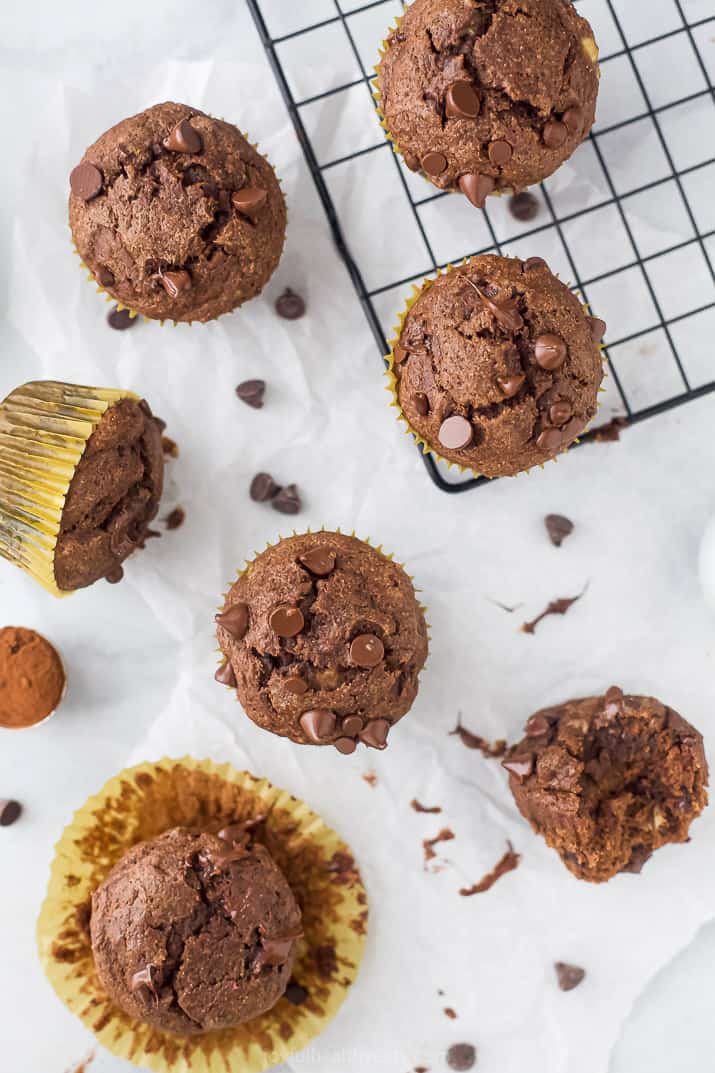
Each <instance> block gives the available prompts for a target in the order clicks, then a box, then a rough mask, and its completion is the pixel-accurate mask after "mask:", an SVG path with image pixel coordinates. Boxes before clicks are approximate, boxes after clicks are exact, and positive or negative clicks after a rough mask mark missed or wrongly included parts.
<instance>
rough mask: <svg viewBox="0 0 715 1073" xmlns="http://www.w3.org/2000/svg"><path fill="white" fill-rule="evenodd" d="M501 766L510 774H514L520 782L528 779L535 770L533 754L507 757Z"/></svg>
mask: <svg viewBox="0 0 715 1073" xmlns="http://www.w3.org/2000/svg"><path fill="white" fill-rule="evenodd" d="M501 766H502V767H503V768H504V770H505V771H508V772H509V774H510V775H513V776H514V778H515V779H516V780H517V781H518V782H523V781H524V779H528V777H529V775H531V773H532V771H533V770H534V757H533V756H531V755H529V756H518V757H517V756H514V757H511V758H509V757H507V759H506V760H502V762H501Z"/></svg>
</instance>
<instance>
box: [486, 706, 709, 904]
mask: <svg viewBox="0 0 715 1073" xmlns="http://www.w3.org/2000/svg"><path fill="white" fill-rule="evenodd" d="M503 766H504V767H505V768H506V769H507V771H508V772H509V784H510V787H511V791H512V794H513V795H514V800H515V801H516V803H517V805H518V807H519V811H520V812H521V814H522V816H524V818H525V819H527V820H528V821H529V823H530V824H531V826H532V828H533V829H534V831H536V833H537V834H539V835H541V836H542V837H543V838H544V839H545V841H546V843H547V845H549V846H551V847H552V848H553V849H555V850H556V851H557V853H558V854H559V856H560V857H561V860H562V861H563V862H564V864H565V865H566V867H567V868H568V869H569V871H570V872H573V874H574V875H575V876H576V877H577V878H578V879H586V880H589V881H590V882H592V883H603V882H605V881H606V880H608V879H611V878H612V877H613V876H615V875H616V874H617V873H618V872H639V871H640V870H641V868H642V867H643V864H644V863H645V862H646V861H647V860H648V858H649V857H650V856H651V854H652V853H653V851H654V850H656V849H658V848H659V847H660V846H664V845H666V844H667V843H668V842H687V841H688V830H689V828H690V824H691V822H692V821H693V820H694V819H695V818H696V817H697V816H698V815H699V814H700V813H701V812H702V810H703V809H704V808H705V805H706V804H707V800H708V797H707V790H706V787H707V782H708V767H707V761H706V759H705V752H704V749H703V739H702V737H701V735H700V734H699V733H698V731H697V730H695V728H694V727H692V726H691V725H690V723H687V722H686V721H685V719H683V718H682V717H681V716H680V715H678V713H677V712H674V711H673V710H672V709H671V708H668V707H666V706H665V705H664V704H661V703H660V701H658V700H655V699H654V698H653V697H640V696H624V694H623V692H622V690H620V689H619V688H618V687H617V686H613V687H612V688H611V689H609V690H608V691H607V692H606V694H605V695H604V696H603V697H588V698H586V699H584V700H572V701H568V702H567V703H565V704H563V705H560V706H557V707H553V708H545V709H543V710H542V711H540V712H536V714H535V715H532V716H531V718H530V719H529V721H528V723H527V725H526V737H524V738H523V740H522V741H520V742H519V744H518V745H516V746H514V748H513V749H511V750H510V751H509V753H508V754H507V756H506V758H505V759H504V761H503Z"/></svg>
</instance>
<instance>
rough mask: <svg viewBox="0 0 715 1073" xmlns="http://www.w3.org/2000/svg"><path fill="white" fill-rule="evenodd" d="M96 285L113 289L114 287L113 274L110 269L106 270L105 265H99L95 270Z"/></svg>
mask: <svg viewBox="0 0 715 1073" xmlns="http://www.w3.org/2000/svg"><path fill="white" fill-rule="evenodd" d="M97 283H99V285H100V287H113V286H114V272H112V270H111V268H107V267H106V265H100V266H99V268H98V269H97Z"/></svg>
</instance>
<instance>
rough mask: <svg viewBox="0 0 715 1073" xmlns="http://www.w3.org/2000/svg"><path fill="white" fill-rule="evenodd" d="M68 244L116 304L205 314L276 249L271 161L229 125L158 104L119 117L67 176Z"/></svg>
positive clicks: (236, 291) (236, 299)
mask: <svg viewBox="0 0 715 1073" xmlns="http://www.w3.org/2000/svg"><path fill="white" fill-rule="evenodd" d="M70 189H71V193H70V199H69V215H70V226H71V228H72V235H73V238H74V241H75V245H76V247H77V250H78V251H79V254H80V256H81V257H82V260H83V261H84V262H85V264H86V265H87V267H88V268H89V270H90V271H91V273H92V275H93V276H94V277H95V279H96V280H97V282H98V283H99V285H100V286H101V287H102V288H103V289H104V290H105V291H107V292H108V293H109V294H111V295H112V297H113V298H116V299H117V301H119V302H121V303H123V304H124V305H126V306H128V307H129V308H130V309H132V310H136V311H138V312H139V313H143V314H144V315H145V316H146V317H151V318H153V319H157V320H164V319H168V320H175V321H194V320H196V321H208V320H213V319H214V318H215V317H218V316H220V315H221V314H222V313H228V312H229V311H230V310H232V309H235V308H236V307H237V306H240V305H241V304H242V303H243V302H246V301H247V300H248V299H249V298H253V297H255V295H257V294H258V293H259V292H260V291H261V290H262V289H263V287H264V286H265V284H266V283H267V282H268V280H269V279H270V277H271V275H272V274H273V271H274V270H275V268H276V267H277V265H278V262H279V260H280V257H281V253H282V251H283V240H284V237H285V229H286V207H285V201H284V198H283V194H282V192H281V189H280V185H279V183H278V179H277V178H276V175H275V172H274V171H273V168H272V167H271V165H270V164H269V163H268V161H267V160H266V159H265V158H264V157H262V156H261V154H260V153H259V152H258V151H257V150H256V149H254V148H253V146H251V145H250V144H249V143H248V142H247V141H246V139H245V138H244V137H243V135H242V134H241V132H240V131H239V130H238V129H237V128H236V127H234V126H233V125H232V124H231V123H225V122H223V121H222V120H219V119H213V118H212V117H211V116H208V115H205V114H204V113H203V112H200V111H198V110H197V109H196V108H189V107H188V105H185V104H174V103H171V102H167V103H165V104H157V105H155V106H154V107H153V108H148V109H147V110H146V111H145V112H140V113H139V115H135V116H132V117H131V118H130V119H125V120H123V121H122V122H121V123H118V124H117V125H116V126H115V127H112V128H111V130H108V131H107V132H106V133H105V134H103V135H102V136H101V138H99V139H98V140H97V141H96V142H95V143H94V145H91V146H90V147H89V149H88V150H87V152H86V153H85V154H84V156H83V158H82V161H81V163H80V164H78V165H77V167H76V168H74V170H73V171H72V174H71V176H70Z"/></svg>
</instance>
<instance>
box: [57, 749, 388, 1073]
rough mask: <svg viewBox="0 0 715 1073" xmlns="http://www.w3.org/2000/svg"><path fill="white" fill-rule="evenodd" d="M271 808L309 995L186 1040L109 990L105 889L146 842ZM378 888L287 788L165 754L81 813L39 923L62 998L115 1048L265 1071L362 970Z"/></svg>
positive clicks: (62, 847)
mask: <svg viewBox="0 0 715 1073" xmlns="http://www.w3.org/2000/svg"><path fill="white" fill-rule="evenodd" d="M266 813H268V814H269V819H268V821H267V823H266V824H265V825H264V826H263V827H262V828H261V829H259V830H258V831H257V832H256V839H257V841H261V842H263V843H264V844H265V845H266V847H267V849H268V850H269V852H270V854H271V856H272V857H273V859H274V860H275V862H276V864H277V865H278V867H279V868H280V869H281V871H282V872H283V873H284V875H285V877H286V879H287V881H288V883H289V885H290V887H291V890H292V891H293V893H294V895H295V896H296V899H297V901H298V903H299V905H300V907H301V910H302V914H303V930H304V938H303V940H302V941H301V943H300V945H299V948H298V954H297V957H296V961H295V964H294V967H293V978H294V979H295V981H296V982H297V983H298V984H300V985H301V986H302V987H304V988H305V989H306V990H307V992H308V995H307V998H306V999H305V1001H304V1002H303V1003H302V1004H300V1005H293V1004H292V1003H291V1002H289V1001H288V1000H287V999H285V998H282V999H280V1000H279V1002H278V1003H277V1004H276V1005H275V1006H274V1007H273V1009H272V1010H269V1011H268V1012H267V1013H265V1014H262V1015H261V1016H260V1017H256V1018H255V1019H253V1020H252V1021H249V1022H246V1024H244V1025H240V1026H239V1027H237V1028H233V1029H224V1030H222V1031H219V1032H212V1033H208V1034H206V1035H203V1036H191V1037H186V1038H185V1037H179V1036H175V1035H171V1034H169V1033H166V1032H161V1031H160V1030H158V1029H156V1028H154V1027H152V1026H149V1025H145V1024H142V1023H140V1022H138V1021H134V1020H133V1019H132V1018H130V1017H129V1016H128V1014H126V1013H124V1012H123V1011H122V1010H120V1009H119V1008H118V1007H116V1006H115V1005H114V1004H113V1003H112V1000H111V999H110V998H109V997H108V996H107V995H106V994H105V992H104V991H103V989H102V986H101V984H100V981H99V978H98V976H97V974H96V970H95V966H94V960H93V957H92V950H91V945H90V939H89V932H88V920H89V916H88V912H89V907H90V899H91V895H92V893H93V891H95V890H96V889H97V887H98V886H99V885H100V884H101V883H102V882H103V880H104V879H105V878H106V876H107V874H108V873H109V871H110V870H111V868H112V867H113V866H114V865H115V864H116V863H117V861H118V860H119V859H120V858H121V857H122V856H123V855H124V854H125V853H126V852H127V850H129V849H130V848H131V847H132V846H134V845H136V844H137V843H138V842H143V841H145V840H147V839H151V838H155V837H156V836H157V835H160V834H161V833H162V832H164V831H167V830H170V829H171V828H173V827H190V828H196V829H201V830H208V831H211V832H216V831H219V830H220V829H221V828H222V827H224V826H226V825H227V824H229V823H235V822H240V821H241V820H245V819H248V818H251V817H255V816H258V815H259V814H266ZM367 916H368V910H367V895H366V892H365V888H364V887H363V884H362V880H361V878H360V874H359V872H358V870H357V867H356V865H355V862H354V859H353V856H352V853H351V851H350V848H349V847H348V846H347V845H346V844H345V843H344V842H343V841H342V840H341V839H340V837H339V836H338V835H337V834H336V833H335V831H333V830H331V829H330V828H329V827H328V826H327V825H326V824H325V823H324V822H323V820H322V819H321V818H320V817H319V816H317V815H316V814H315V813H314V812H312V811H311V809H309V808H308V806H307V805H306V804H305V803H304V802H302V801H299V800H298V799H297V798H295V797H293V796H292V795H291V794H289V793H288V792H287V791H285V790H280V789H278V788H277V787H275V786H273V785H271V783H269V782H268V781H267V780H266V779H258V778H257V777H256V776H255V775H251V774H250V773H249V772H245V771H236V770H235V769H234V768H232V767H231V766H230V765H229V764H215V763H213V762H212V761H210V760H194V759H192V758H191V757H184V758H183V759H181V760H171V759H164V760H160V761H158V762H157V763H146V764H140V765H138V766H137V767H133V768H127V769H126V770H124V771H122V772H120V773H119V774H118V775H116V776H115V777H114V778H112V779H110V780H109V782H107V783H106V784H105V785H104V787H103V788H102V789H101V790H100V791H99V793H98V794H97V795H96V796H94V797H91V798H90V799H89V800H88V801H87V802H86V804H85V805H83V806H82V808H81V809H79V811H78V812H76V813H75V816H74V818H73V820H72V822H71V823H70V824H69V826H68V827H66V828H65V830H64V832H63V834H62V836H61V838H60V840H59V842H58V843H57V846H56V850H55V857H54V860H53V862H52V866H51V871H50V881H49V886H48V892H47V896H46V898H45V901H44V904H43V906H42V909H41V912H40V916H39V919H38V923H37V943H38V952H39V956H40V961H41V962H42V966H43V968H44V970H45V973H46V974H47V977H48V979H49V981H50V983H51V984H52V987H53V988H54V990H55V992H56V993H57V995H58V997H59V998H60V999H61V1001H62V1002H63V1003H64V1004H65V1005H66V1006H67V1007H68V1008H69V1009H70V1010H71V1011H72V1013H74V1014H75V1015H76V1016H78V1017H79V1018H80V1020H81V1021H82V1022H83V1024H84V1025H85V1027H87V1028H88V1029H89V1030H90V1031H91V1032H93V1033H94V1035H95V1036H96V1038H97V1039H98V1040H99V1042H100V1043H101V1044H102V1045H103V1046H104V1047H106V1048H107V1050H109V1051H111V1053H112V1054H114V1055H117V1056H118V1057H120V1058H124V1059H126V1060H127V1061H129V1062H132V1063H133V1064H134V1065H139V1066H142V1067H146V1068H148V1069H151V1070H155V1071H157V1073H169V1071H171V1073H261V1071H262V1070H266V1069H269V1068H270V1067H271V1066H274V1065H278V1064H279V1063H281V1062H285V1061H286V1060H287V1059H288V1058H289V1057H290V1055H291V1054H294V1053H295V1052H296V1051H298V1050H300V1049H301V1048H303V1047H305V1046H306V1044H308V1043H309V1042H310V1041H311V1040H313V1039H314V1038H315V1037H316V1036H317V1035H318V1034H319V1033H320V1032H321V1031H322V1030H323V1029H324V1028H325V1026H326V1025H327V1024H328V1022H329V1021H330V1020H331V1019H332V1018H333V1017H334V1015H335V1014H336V1013H337V1011H338V1009H339V1007H340V1006H341V1004H342V1002H343V1001H344V999H345V997H346V996H347V994H348V991H349V989H350V986H351V985H352V983H353V981H354V980H355V977H356V975H357V971H358V967H359V965H360V962H361V960H362V956H363V952H364V946H365V938H366V931H367Z"/></svg>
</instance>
